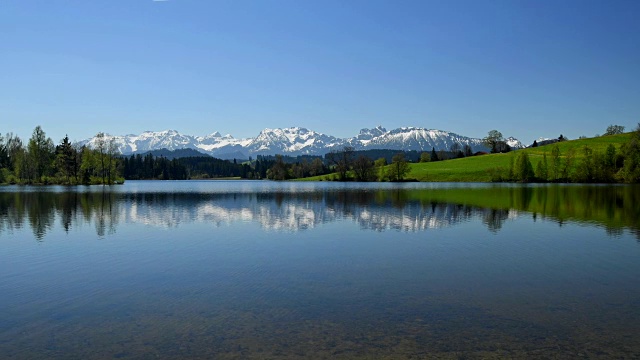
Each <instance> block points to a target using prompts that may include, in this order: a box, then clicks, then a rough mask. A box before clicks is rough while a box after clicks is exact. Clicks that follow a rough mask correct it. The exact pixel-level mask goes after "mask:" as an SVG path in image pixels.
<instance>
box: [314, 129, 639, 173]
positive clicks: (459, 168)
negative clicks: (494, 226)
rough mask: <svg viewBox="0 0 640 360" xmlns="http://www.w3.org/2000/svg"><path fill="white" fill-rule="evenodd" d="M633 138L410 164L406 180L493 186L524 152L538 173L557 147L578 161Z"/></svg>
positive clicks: (607, 138) (617, 137)
mask: <svg viewBox="0 0 640 360" xmlns="http://www.w3.org/2000/svg"><path fill="white" fill-rule="evenodd" d="M630 138H631V133H626V134H620V135H610V136H601V137H596V138H588V139H579V140H569V141H563V142H559V143H556V144H549V145H544V146H539V147H535V148H526V149H520V150H516V151H512V152H510V153H506V154H488V155H482V156H471V157H466V158H461V159H453V160H446V161H436V162H427V163H411V164H409V166H410V172H409V174H408V175H407V176H406V178H407V179H415V180H418V181H431V182H448V181H451V182H490V181H491V177H492V173H493V172H495V171H497V170H498V169H502V170H503V171H504V170H508V169H509V166H510V162H511V161H512V159H513V158H515V157H516V156H517V155H518V154H520V153H521V152H526V153H528V155H529V159H530V161H531V164H532V165H533V168H534V169H535V168H536V166H537V164H538V162H539V161H540V160H542V158H543V155H544V154H545V153H546V154H547V161H548V162H550V161H551V150H552V148H553V147H554V146H555V145H557V146H558V148H559V149H560V157H561V158H565V157H566V155H567V153H568V152H569V151H570V149H574V151H575V159H576V160H578V161H579V160H580V159H581V158H582V157H583V156H584V154H583V152H582V151H581V150H582V149H583V148H584V146H588V147H589V148H591V149H592V150H593V151H594V152H605V150H606V148H607V147H608V146H609V144H613V145H614V146H615V147H616V150H619V148H620V146H621V145H622V144H623V143H625V142H627V141H628V140H629V139H630ZM329 178H330V177H329V176H318V177H313V178H307V179H305V180H309V181H313V180H318V181H321V180H326V179H329Z"/></svg>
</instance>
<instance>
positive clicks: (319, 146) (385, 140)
mask: <svg viewBox="0 0 640 360" xmlns="http://www.w3.org/2000/svg"><path fill="white" fill-rule="evenodd" d="M111 139H114V141H115V143H116V144H117V146H118V150H119V152H120V153H122V154H125V155H128V154H133V153H140V152H146V151H151V150H159V149H163V148H165V149H168V150H176V149H194V150H197V151H199V152H202V153H206V154H209V155H212V156H215V157H218V158H223V159H230V158H248V157H249V156H256V155H275V154H284V155H292V156H297V155H324V154H326V153H327V152H329V151H331V150H333V149H340V148H342V147H344V146H352V147H353V148H354V149H355V150H367V149H392V150H417V151H430V150H431V149H432V148H435V149H436V150H441V149H442V150H449V149H450V148H451V146H452V145H453V144H454V143H458V144H460V146H461V147H462V146H464V145H469V146H471V149H472V150H473V151H487V148H486V147H485V146H484V144H483V143H482V139H477V138H470V137H466V136H462V135H458V134H455V133H452V132H448V131H442V130H433V129H425V128H419V127H402V128H398V129H394V130H387V129H385V128H383V127H381V126H378V127H375V128H372V129H367V128H365V129H362V130H360V133H359V134H358V135H356V136H354V137H351V138H337V137H335V136H331V135H326V134H322V133H319V132H316V131H313V130H309V129H305V128H301V127H291V128H285V129H264V130H262V131H261V132H260V133H259V134H258V135H257V136H256V137H254V138H247V139H236V138H234V137H233V136H231V135H224V136H223V135H222V134H220V133H219V132H214V133H211V134H209V135H206V136H192V135H183V134H180V133H179V132H178V131H175V130H165V131H155V132H154V131H145V132H143V133H142V134H140V135H124V136H111V135H107V136H106V140H111ZM505 141H506V142H507V143H508V144H509V145H510V146H511V147H513V148H523V147H524V146H523V145H522V143H520V141H518V140H517V139H514V138H507V139H505ZM80 144H81V145H85V144H88V145H89V146H95V144H96V138H95V137H94V138H91V139H88V140H84V141H81V142H80Z"/></svg>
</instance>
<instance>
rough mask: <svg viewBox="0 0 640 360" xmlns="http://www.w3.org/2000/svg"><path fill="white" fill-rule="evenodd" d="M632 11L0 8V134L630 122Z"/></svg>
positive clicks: (266, 5)
mask: <svg viewBox="0 0 640 360" xmlns="http://www.w3.org/2000/svg"><path fill="white" fill-rule="evenodd" d="M639 19H640V1H638V0H629V1H611V0H606V1H605V0H603V1H592V0H577V1H569V0H549V1H546V0H535V1H522V0H504V1H503V0H471V1H457V0H446V1H445V0H437V1H429V0H418V1H409V0H388V1H376V0H363V1H361V0H337V1H334V0H292V1H289V0H264V1H248V0H229V1H216V0H166V1H152V0H90V1H89V0H0V133H3V134H4V133H7V132H13V133H16V134H18V135H19V136H20V137H22V138H23V139H28V138H29V137H30V136H31V132H32V131H33V128H34V127H35V126H36V125H41V126H42V127H43V129H44V130H45V132H46V133H47V135H48V136H50V137H52V138H53V140H54V141H55V142H56V143H58V142H59V140H60V139H61V138H62V137H63V136H64V135H65V133H68V134H69V137H70V138H71V139H72V140H81V139H84V138H88V137H90V136H92V135H94V134H95V133H97V132H99V131H104V132H107V133H110V134H115V135H124V134H138V133H140V132H142V131H145V130H157V131H160V130H166V129H175V130H178V131H180V132H181V133H185V134H191V135H205V134H209V133H212V132H214V131H219V132H221V133H223V134H227V133H230V134H232V135H233V136H235V137H237V138H244V137H249V136H255V135H257V134H258V132H259V131H260V130H262V129H263V128H266V127H269V128H277V127H289V126H301V127H306V128H309V129H313V130H316V131H319V132H323V133H326V134H331V135H334V136H339V137H348V136H354V135H356V134H357V133H358V131H359V130H360V129H361V128H363V127H374V126H377V125H382V126H384V127H386V128H387V129H392V128H397V127H401V126H418V127H425V128H434V129H440V130H447V131H453V132H456V133H458V134H461V135H466V136H472V137H484V136H485V135H486V134H487V132H488V131H489V130H491V129H497V130H499V131H501V132H502V134H503V135H505V136H514V137H517V138H519V139H520V140H521V141H523V142H524V143H531V142H532V141H533V140H534V139H536V138H538V137H541V136H542V137H557V136H559V135H560V134H564V135H565V136H567V137H569V138H572V139H573V138H577V137H579V136H581V135H586V136H594V135H596V134H602V133H603V132H604V131H605V129H606V127H607V126H608V125H609V124H618V125H624V126H626V128H627V130H632V129H633V128H635V126H636V125H637V124H638V122H640V20H639Z"/></svg>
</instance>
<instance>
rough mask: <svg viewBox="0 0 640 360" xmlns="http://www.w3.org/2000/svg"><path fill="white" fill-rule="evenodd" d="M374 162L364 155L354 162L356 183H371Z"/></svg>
mask: <svg viewBox="0 0 640 360" xmlns="http://www.w3.org/2000/svg"><path fill="white" fill-rule="evenodd" d="M373 169H374V166H373V161H372V160H371V159H369V158H368V157H366V156H364V155H360V156H358V158H357V159H356V160H355V161H354V162H353V173H354V175H355V178H356V181H370V180H371V179H372V178H373V175H374V172H373Z"/></svg>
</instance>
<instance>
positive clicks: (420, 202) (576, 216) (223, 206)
mask: <svg viewBox="0 0 640 360" xmlns="http://www.w3.org/2000/svg"><path fill="white" fill-rule="evenodd" d="M523 213H526V214H527V216H531V214H533V218H534V220H536V219H547V220H552V221H555V222H557V223H558V224H559V225H560V226H562V225H563V224H564V223H565V222H567V221H578V222H589V223H593V224H597V225H600V226H603V227H605V228H606V230H607V233H608V234H609V235H614V236H615V235H620V234H621V233H622V232H623V231H624V229H628V230H630V231H631V232H633V233H634V234H636V236H638V237H639V238H640V231H639V228H640V226H639V225H638V221H637V219H638V218H640V192H639V191H638V188H637V187H631V186H613V187H611V186H556V185H553V186H487V187H476V188H461V187H454V188H443V189H438V188H436V189H420V188H409V189H397V188H396V189H376V188H367V189H359V188H355V189H331V188H325V189H322V188H316V189H314V190H313V191H301V192H297V191H286V192H285V191H281V190H275V191H266V192H256V193H251V192H246V191H243V192H168V191H167V192H159V191H154V192H127V191H122V190H120V189H118V191H109V190H108V189H105V191H93V192H91V191H75V190H70V191H61V192H60V191H49V190H47V189H46V188H43V189H42V190H41V191H20V190H19V189H18V191H3V192H0V234H3V233H11V232H12V231H14V230H17V229H20V228H22V227H24V226H29V227H30V228H31V230H32V231H33V234H34V236H35V238H36V239H38V240H42V239H43V238H44V236H45V235H46V234H47V232H48V231H49V230H50V229H52V228H53V227H54V226H56V225H55V224H56V223H59V226H61V228H62V229H64V231H66V232H68V231H70V230H71V229H72V228H74V227H83V226H93V227H95V230H96V233H97V234H98V236H101V237H102V236H105V235H107V234H111V233H114V232H115V231H116V229H117V226H118V224H119V223H123V222H124V223H140V224H146V225H150V226H158V227H168V228H174V227H178V226H180V224H182V223H194V222H199V223H208V224H212V225H213V226H221V225H228V224H231V223H233V222H238V221H245V222H257V223H259V224H261V226H262V227H263V228H264V229H266V230H277V231H300V230H305V229H309V228H314V227H316V226H318V225H319V224H323V223H328V222H334V221H351V222H354V223H357V224H358V225H359V226H360V228H361V229H368V230H375V231H385V230H397V231H408V232H414V231H424V230H427V229H436V228H442V227H449V226H453V225H456V224H459V223H462V222H466V221H469V220H470V219H473V218H478V219H480V220H481V221H482V222H483V223H484V224H485V225H486V227H487V229H488V230H489V231H491V232H494V233H495V232H498V231H500V229H501V228H502V226H503V224H504V223H505V221H507V220H509V219H514V218H517V217H518V216H522V215H523Z"/></svg>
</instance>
